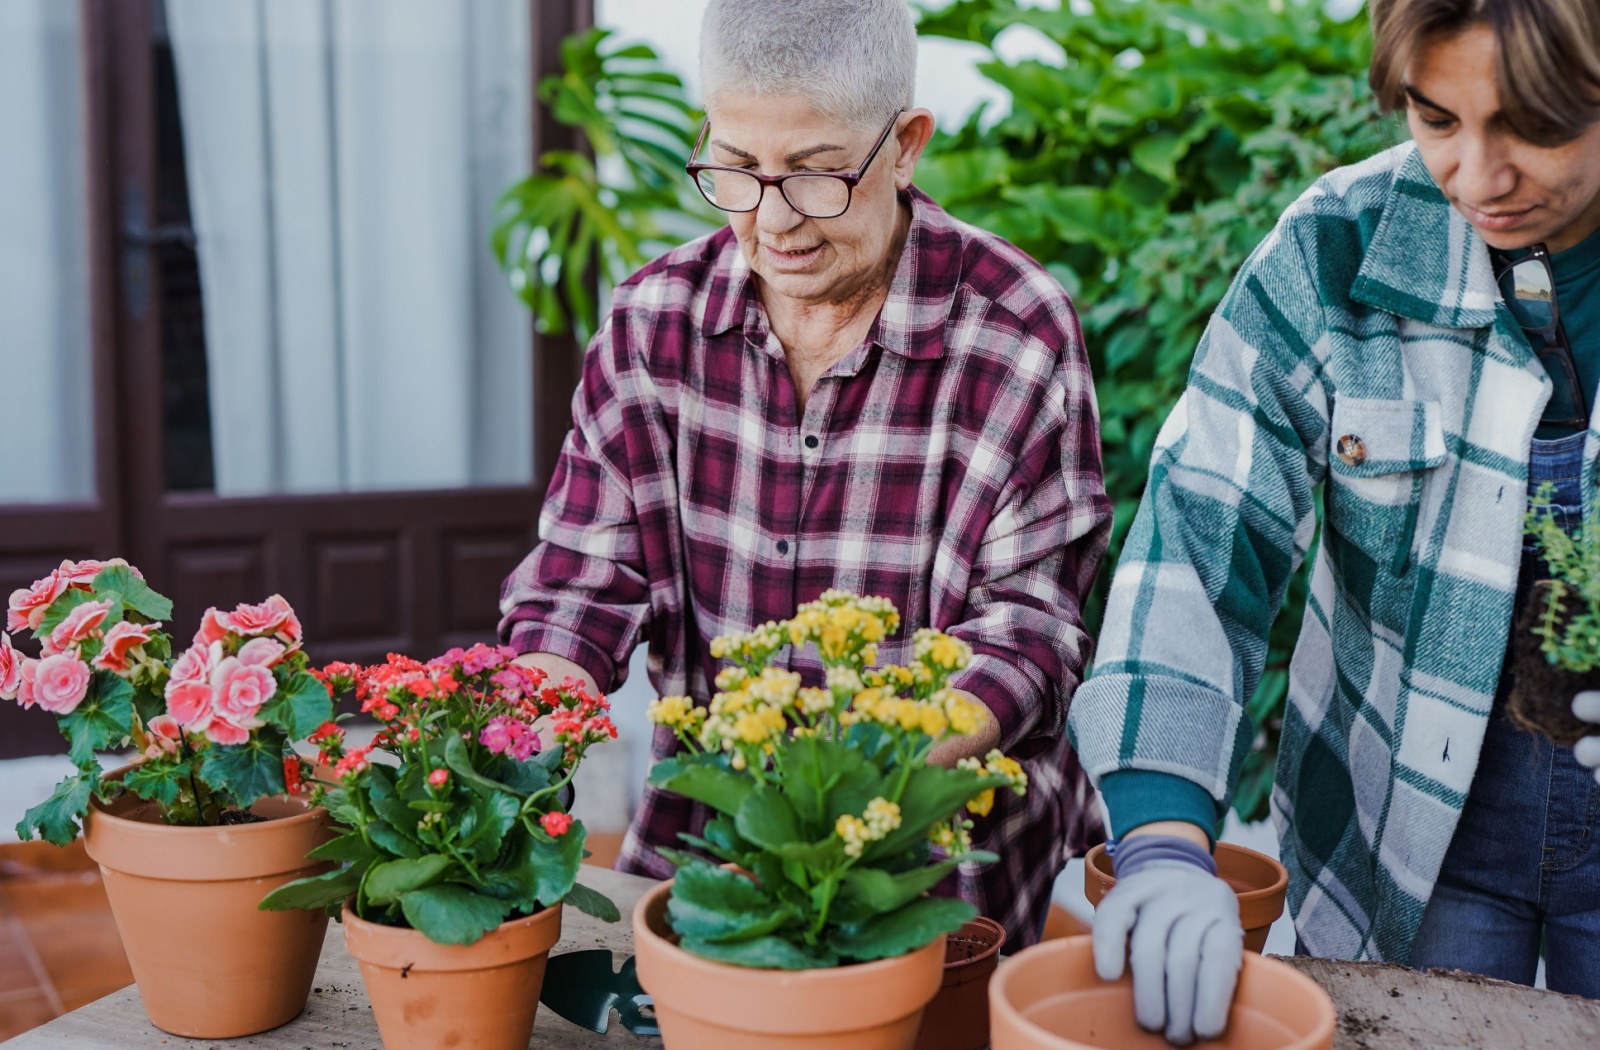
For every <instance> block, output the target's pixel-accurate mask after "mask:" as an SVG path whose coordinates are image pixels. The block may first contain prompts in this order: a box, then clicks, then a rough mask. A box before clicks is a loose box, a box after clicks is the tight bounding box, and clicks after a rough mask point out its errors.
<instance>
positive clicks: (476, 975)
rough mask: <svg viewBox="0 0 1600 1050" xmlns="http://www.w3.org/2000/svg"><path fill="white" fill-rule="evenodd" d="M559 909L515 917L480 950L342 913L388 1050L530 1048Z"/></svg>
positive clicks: (558, 931) (349, 943)
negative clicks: (431, 938) (438, 941)
mask: <svg viewBox="0 0 1600 1050" xmlns="http://www.w3.org/2000/svg"><path fill="white" fill-rule="evenodd" d="M560 939H561V905H559V904H558V905H556V906H555V907H553V908H546V909H544V910H543V911H541V912H539V913H537V914H535V915H529V916H528V917H526V918H522V919H512V920H510V921H509V922H504V923H501V924H500V925H499V926H498V927H497V928H495V929H493V930H490V931H489V932H488V933H486V934H484V935H483V937H482V939H480V940H479V941H477V942H476V943H474V944H435V943H434V942H433V941H430V940H428V938H426V937H424V936H423V935H422V934H420V933H418V932H417V931H416V930H411V929H405V928H403V927H398V926H380V925H379V924H377V923H375V922H367V921H366V920H364V919H361V918H358V917H357V916H356V915H355V913H353V912H352V911H351V910H350V908H349V907H348V906H346V907H345V909H344V945H345V948H346V949H348V950H349V952H350V954H351V955H352V956H354V957H355V960H356V961H357V962H358V963H360V964H361V978H362V980H363V981H364V982H365V983H366V986H367V998H368V999H369V1000H370V1001H371V1003H372V1012H373V1014H374V1015H375V1016H376V1017H377V1019H378V1033H379V1034H380V1035H381V1036H383V1045H384V1046H385V1047H386V1048H387V1050H438V1048H439V1047H445V1046H454V1047H460V1048H462V1050H467V1048H469V1047H470V1048H472V1050H527V1047H528V1040H529V1039H530V1038H531V1037H532V1036H533V1019H534V1016H535V1014H536V1013H537V1012H538V1010H539V990H540V988H541V987H542V986H543V985H544V966H545V961H546V960H547V959H548V958H549V956H550V949H551V948H553V947H555V944H556V942H557V941H559V940H560Z"/></svg>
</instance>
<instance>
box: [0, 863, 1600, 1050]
mask: <svg viewBox="0 0 1600 1050" xmlns="http://www.w3.org/2000/svg"><path fill="white" fill-rule="evenodd" d="M583 881H584V882H585V883H586V884H587V885H590V886H593V887H594V888H595V889H597V890H599V891H600V892H602V893H604V894H606V895H607V896H609V897H610V898H611V899H612V900H614V901H616V902H617V907H619V908H620V909H622V914H623V921H622V922H619V923H617V924H615V925H608V924H606V923H603V922H598V921H596V920H594V919H591V918H589V917H588V916H587V915H584V914H582V913H581V912H579V911H577V910H576V909H574V908H568V909H567V910H566V913H565V914H564V915H563V916H562V938H561V943H560V944H558V945H556V947H555V949H554V952H553V953H552V954H560V953H561V952H569V951H578V950H582V949H588V948H610V949H611V950H612V952H613V953H614V959H615V965H619V966H620V965H621V963H622V960H623V959H625V958H626V957H627V956H628V955H630V954H632V952H633V936H632V932H631V930H630V928H629V925H628V917H629V915H630V914H631V912H632V911H633V905H634V902H636V901H637V900H638V899H639V897H640V896H641V895H642V894H643V893H644V892H645V891H646V890H647V889H649V888H650V886H652V885H653V883H651V882H650V881H649V880H648V879H641V878H638V877H637V876H633V875H623V874H620V873H618V872H614V871H607V870H604V869H601V868H585V869H584V872H583ZM1285 961H1286V962H1288V963H1289V964H1290V965H1292V966H1294V967H1295V968H1296V969H1298V970H1300V972H1302V973H1304V974H1306V975H1307V976H1309V977H1311V978H1312V979H1313V980H1315V981H1317V983H1319V984H1321V985H1322V987H1323V988H1325V989H1326V990H1327V992H1328V994H1329V995H1330V996H1332V997H1333V1001H1334V1005H1336V1006H1337V1007H1338V1008H1339V1029H1338V1034H1337V1035H1336V1037H1335V1040H1334V1050H1547V1048H1548V1050H1571V1048H1576V1047H1597V1046H1600V1002H1597V1001H1593V1000H1587V999H1574V998H1571V997H1569V996H1562V995H1556V994H1554V993H1552V992H1542V991H1536V990H1534V989H1532V988H1524V987H1521V986H1520V985H1511V984H1504V983H1501V982H1499V981H1490V980H1486V979H1485V978H1481V977H1470V976H1464V975H1460V974H1439V973H1432V974H1424V973H1418V972H1416V971H1414V970H1409V969H1406V968H1404V967H1400V966H1385V965H1379V964H1375V963H1347V962H1333V961H1330V960H1327V959H1288V960H1285ZM382 1045H383V1044H382V1043H381V1042H380V1041H379V1039H378V1026H377V1023H376V1022H375V1021H374V1020H373V1017H372V1010H371V1008H370V1007H369V1006H368V1005H367V996H366V991H365V989H364V988H363V987H362V984H361V972H360V970H359V969H358V968H357V967H356V963H355V960H354V959H352V958H350V956H349V955H348V954H346V952H345V950H344V931H343V929H342V928H340V927H339V926H337V925H330V926H329V927H328V939H327V941H326V942H325V943H324V944H323V947H322V961H321V963H320V964H319V965H318V968H317V980H316V986H315V988H314V989H313V990H312V992H311V1000H310V1002H309V1003H307V1004H306V1010H305V1013H303V1014H301V1015H300V1016H299V1017H298V1018H296V1019H295V1020H293V1021H291V1022H290V1023H288V1024H286V1025H284V1026H283V1027H282V1028H275V1029H273V1030H272V1031H270V1032H263V1033H262V1034H261V1035H254V1036H248V1037H246V1038H244V1039H196V1040H187V1039H180V1038H178V1037H176V1036H171V1035H168V1034H167V1033H165V1032H162V1031H160V1030H159V1029H157V1028H156V1027H154V1026H153V1025H151V1023H150V1022H149V1020H148V1019H147V1018H146V1017H145V1014H144V1008H143V1006H141V1005H140V1003H139V993H138V991H137V990H136V989H135V988H133V987H128V988H124V989H123V990H122V991H120V992H114V993H112V994H111V995H108V996H106V997H105V998H104V999H101V1000H99V1001H97V1002H93V1003H90V1004H89V1005H88V1006H85V1007H82V1008H81V1009H78V1010H74V1011H73V1012H72V1013H70V1014H67V1015H66V1016H64V1017H58V1018H56V1019H55V1020H54V1021H51V1022H50V1023H49V1024H47V1025H45V1026H44V1027H42V1028H35V1029H34V1030H33V1031H31V1032H26V1033H24V1034H23V1035H21V1036H18V1037H17V1038H16V1039H13V1040H11V1041H10V1042H7V1043H5V1044H4V1047H5V1050H108V1048H124V1047H134V1048H141V1047H161V1048H164V1050H176V1048H192V1050H211V1048H216V1050H222V1048H225V1047H254V1048H257V1050H325V1048H330V1047H331V1048H347V1050H380V1048H381V1047H382ZM660 1046H661V1041H660V1040H659V1039H646V1038H642V1037H640V1036H636V1035H633V1034H632V1033H630V1032H628V1031H627V1030H626V1029H624V1028H623V1027H622V1026H621V1025H620V1024H618V1023H616V1020H615V1018H614V1017H613V1019H612V1024H611V1028H610V1031H609V1032H608V1033H607V1034H606V1035H603V1036H602V1035H596V1034H594V1033H593V1032H590V1031H587V1030H585V1029H582V1028H579V1027H577V1026H576V1025H572V1024H569V1023H567V1022H566V1021H563V1020H562V1019H561V1018H559V1017H557V1016H556V1015H555V1014H554V1013H552V1012H551V1011H550V1010H549V1009H543V1008H542V1009H540V1011H539V1021H538V1024H537V1025H536V1026H535V1028H534V1034H533V1042H532V1044H531V1047H532V1048H533V1050H546V1048H552V1050H553V1048H562V1050H565V1048H569V1047H570V1048H590V1050H593V1048H599V1047H634V1048H656V1047H660Z"/></svg>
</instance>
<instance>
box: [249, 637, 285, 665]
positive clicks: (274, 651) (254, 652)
mask: <svg viewBox="0 0 1600 1050" xmlns="http://www.w3.org/2000/svg"><path fill="white" fill-rule="evenodd" d="M286 652H288V650H287V649H285V648H284V647H283V643H282V642H280V641H278V640H277V639H276V638H252V639H250V640H249V641H248V642H245V643H244V645H242V646H240V648H239V662H240V663H242V664H245V665H246V666H249V667H276V666H278V661H279V660H282V659H283V654H284V653H286Z"/></svg>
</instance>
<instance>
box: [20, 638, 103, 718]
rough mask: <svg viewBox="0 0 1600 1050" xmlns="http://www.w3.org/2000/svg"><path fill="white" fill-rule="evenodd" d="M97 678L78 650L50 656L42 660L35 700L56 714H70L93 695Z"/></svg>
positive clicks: (34, 690)
mask: <svg viewBox="0 0 1600 1050" xmlns="http://www.w3.org/2000/svg"><path fill="white" fill-rule="evenodd" d="M93 677H94V675H93V672H91V671H90V670H89V665H88V664H86V663H84V662H83V661H82V660H81V659H79V658H78V653H77V651H76V650H69V651H68V652H64V653H57V654H56V655H54V656H47V657H45V658H44V659H43V660H40V661H39V667H38V669H37V671H36V672H35V679H34V683H33V695H34V699H35V700H36V701H37V702H38V704H39V706H40V707H42V708H44V709H45V710H46V711H49V712H50V713H51V714H53V715H70V714H72V712H74V711H76V710H77V709H78V705H79V704H81V703H83V698H84V697H85V696H87V695H89V682H90V680H91V679H92V678H93Z"/></svg>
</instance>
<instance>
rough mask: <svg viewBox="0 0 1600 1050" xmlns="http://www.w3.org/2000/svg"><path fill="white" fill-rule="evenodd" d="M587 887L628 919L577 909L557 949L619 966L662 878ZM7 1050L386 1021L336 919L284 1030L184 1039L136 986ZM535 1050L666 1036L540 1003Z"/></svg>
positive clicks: (336, 1043)
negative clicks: (573, 1019) (155, 1016)
mask: <svg viewBox="0 0 1600 1050" xmlns="http://www.w3.org/2000/svg"><path fill="white" fill-rule="evenodd" d="M580 878H581V879H582V880H583V883H584V885H586V886H591V887H593V888H594V889H597V890H599V891H600V892H601V893H604V894H605V895H606V896H608V897H610V898H611V899H612V900H614V901H616V902H617V907H618V908H620V909H621V910H622V921H621V922H618V923H615V924H610V923H604V922H601V921H599V920H598V919H591V918H590V917H589V916H587V915H585V914H583V913H582V912H580V911H578V910H577V909H576V908H567V909H566V910H565V911H564V912H563V913H562V916H561V941H560V943H559V944H557V945H556V946H555V948H553V949H552V950H551V954H552V955H559V954H560V953H562V952H572V951H580V950H582V949H586V948H610V949H611V950H612V952H613V956H614V959H615V965H618V966H620V965H621V964H622V960H624V959H626V958H627V957H628V956H629V955H632V954H633V931H632V928H631V926H630V925H629V922H630V919H631V917H632V914H633V905H634V903H635V902H636V901H638V899H639V898H640V897H641V896H643V895H644V893H645V891H646V890H648V889H649V888H650V887H651V886H653V885H655V883H653V882H651V881H650V880H649V879H642V878H639V877H638V876H636V875H624V874H622V873H620V872H615V871H608V870H606V869H605V868H589V867H586V868H584V869H583V873H582V875H581V876H580ZM3 1045H4V1047H5V1050H110V1048H117V1050H122V1048H127V1047H135V1048H142V1047H152V1048H155V1047H159V1048H161V1050H210V1048H212V1047H215V1048H217V1050H222V1048H225V1047H252V1048H255V1050H328V1048H340V1050H381V1048H382V1046H383V1043H382V1042H381V1041H380V1040H379V1039H378V1022H377V1021H376V1020H374V1019H373V1016H372V1008H371V1007H370V1006H369V1005H367V993H366V989H365V987H364V986H363V985H362V983H361V970H360V969H359V968H358V967H357V966H356V961H355V960H354V959H352V958H351V957H350V955H349V953H347V952H346V951H345V950H344V928H343V927H342V926H340V925H338V924H337V923H329V924H328V938H327V940H325V941H324V942H323V944H322V959H321V961H320V962H318V963H317V979H316V982H315V985H314V987H313V988H312V990H311V999H310V1001H308V1002H307V1003H306V1009H305V1012H304V1013H302V1014H301V1015H300V1016H299V1017H297V1018H295V1019H294V1020H293V1021H290V1022H289V1023H288V1024H286V1025H284V1026H283V1027H281V1028H274V1029H273V1030H272V1031H270V1032H263V1033H261V1034H260V1035H252V1036H246V1037H245V1038H243V1039H182V1038H179V1037H178V1036H174V1035H168V1034H167V1033H166V1032H163V1031H161V1030H160V1029H159V1028H157V1027H156V1026H155V1025H152V1024H151V1023H150V1020H149V1018H147V1017H146V1016H145V1013H144V1006H143V1005H142V1004H141V1003H140V1002H139V992H138V989H137V988H135V987H134V986H131V985H130V986H129V987H127V988H124V989H122V990H121V991H120V992H113V993H112V994H110V995H108V996H106V997H105V998H104V999H99V1000H96V1001H95V1002H92V1003H90V1004H89V1005H88V1006H84V1007H81V1008H79V1009H77V1010H74V1011H72V1012H71V1013H69V1014H66V1015H64V1016H62V1017H58V1018H56V1019H55V1020H54V1021H51V1022H50V1023H49V1024H47V1025H44V1026H43V1027H40V1028H35V1029H33V1030H32V1031H30V1032H24V1033H23V1034H22V1035H20V1036H18V1037H17V1038H15V1039H12V1040H10V1041H8V1042H6V1043H5V1044H3ZM530 1046H531V1047H533V1048H534V1050H547V1048H549V1050H555V1048H560V1050H568V1048H572V1050H578V1048H599V1047H612V1048H616V1047H629V1048H639V1050H643V1048H658V1047H660V1046H661V1040H659V1039H645V1038H642V1037H640V1036H636V1035H634V1034H633V1033H631V1032H629V1031H628V1030H627V1029H625V1028H623V1027H622V1026H621V1025H620V1024H618V1023H617V1019H616V1016H615V1015H612V1018H611V1025H610V1030H609V1031H608V1032H607V1033H606V1034H605V1035H596V1034H595V1033H593V1032H590V1031H588V1030H586V1029H583V1028H579V1027H578V1026H577V1025H574V1024H570V1023H568V1022H567V1021H563V1020H562V1019H561V1018H559V1017H557V1016H556V1015H555V1014H554V1013H553V1012H552V1011H551V1010H549V1009H548V1008H546V1007H540V1008H539V1017H538V1021H537V1023H536V1024H535V1025H534V1029H533V1042H532V1043H531V1044H530Z"/></svg>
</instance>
